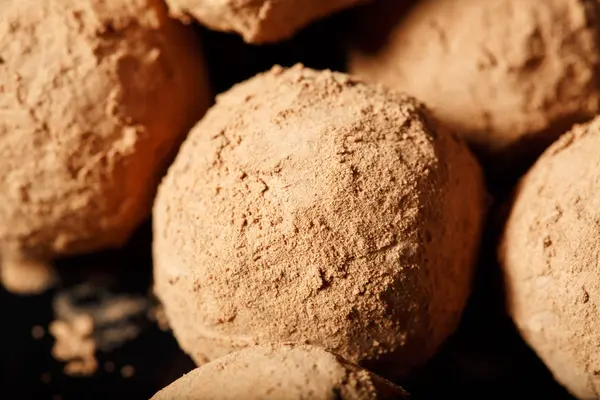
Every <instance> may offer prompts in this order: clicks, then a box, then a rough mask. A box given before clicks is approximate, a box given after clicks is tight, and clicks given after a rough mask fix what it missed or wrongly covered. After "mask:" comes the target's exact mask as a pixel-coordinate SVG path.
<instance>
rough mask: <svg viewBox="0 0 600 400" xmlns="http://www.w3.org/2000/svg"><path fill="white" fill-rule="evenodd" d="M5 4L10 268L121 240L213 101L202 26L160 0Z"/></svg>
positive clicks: (1, 240) (2, 84)
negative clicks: (186, 21)
mask: <svg viewBox="0 0 600 400" xmlns="http://www.w3.org/2000/svg"><path fill="white" fill-rule="evenodd" d="M1 7H2V10H1V12H0V253H1V256H2V261H3V264H4V265H5V266H6V268H18V267H19V265H22V266H23V268H26V265H38V263H37V261H33V262H30V261H29V259H33V260H38V259H40V260H51V259H53V258H55V257H60V256H67V255H73V254H78V253H85V252H89V251H93V250H98V249H103V248H110V247H116V246H120V245H122V244H123V243H124V242H125V241H126V240H127V239H128V238H129V236H130V234H131V233H132V231H133V230H134V229H135V228H136V227H137V226H138V224H139V223H140V222H141V221H142V220H144V219H146V218H147V217H148V216H149V214H150V211H151V206H152V201H153V197H154V194H155V191H156V187H157V185H158V181H159V179H160V177H161V175H162V174H163V173H164V172H165V171H166V164H167V162H168V161H169V158H172V157H173V156H174V152H175V151H176V149H177V147H178V146H179V144H180V143H181V141H182V140H183V137H184V136H185V134H186V133H187V131H188V130H189V128H191V127H192V126H193V124H194V123H195V122H196V121H197V120H198V119H199V118H200V117H201V116H202V114H203V112H204V111H205V109H206V108H207V103H208V90H207V86H206V83H205V79H204V65H203V60H202V58H201V55H200V54H199V53H198V51H199V50H198V48H197V43H196V40H195V38H194V36H193V33H192V32H190V31H189V29H188V28H186V27H184V26H182V25H181V24H180V23H179V22H176V21H175V20H171V19H169V18H168V14H167V8H166V5H165V4H164V2H163V1H162V0H115V1H109V2H107V1H101V0H63V1H60V2H57V1H54V0H8V1H3V2H2V5H1ZM38 266H39V265H38ZM42 269H43V268H37V270H42ZM11 275H12V273H11Z"/></svg>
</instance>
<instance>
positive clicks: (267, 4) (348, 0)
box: [167, 0, 368, 43]
mask: <svg viewBox="0 0 600 400" xmlns="http://www.w3.org/2000/svg"><path fill="white" fill-rule="evenodd" d="M365 1H368V0H276V1H273V0H167V3H169V6H170V8H171V10H172V13H173V15H175V16H177V17H179V18H182V19H183V20H189V19H190V17H193V18H195V19H197V20H198V21H200V22H201V23H202V24H204V25H206V26H207V27H209V28H211V29H215V30H218V31H225V32H236V33H239V34H240V35H241V36H242V37H243V38H244V40H245V41H246V42H248V43H267V42H277V41H280V40H284V39H288V38H289V37H291V36H292V35H293V34H294V33H296V32H297V31H299V30H300V29H302V28H304V27H305V26H306V25H308V24H309V23H311V22H313V21H315V20H317V19H320V18H322V17H325V16H327V15H329V14H331V13H334V12H336V11H339V10H342V9H344V8H347V7H350V6H353V5H355V4H358V3H360V2H365Z"/></svg>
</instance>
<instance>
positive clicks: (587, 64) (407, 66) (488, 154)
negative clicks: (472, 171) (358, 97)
mask: <svg viewBox="0 0 600 400" xmlns="http://www.w3.org/2000/svg"><path fill="white" fill-rule="evenodd" d="M598 4H599V3H598V2H596V1H595V0H543V1H540V0H485V1H481V0H421V1H417V2H416V4H415V5H414V6H412V7H411V8H409V9H408V10H406V8H407V7H406V6H403V7H401V2H397V1H395V0H388V1H387V2H386V1H383V2H382V3H379V6H377V7H376V8H373V9H371V10H370V12H365V13H364V16H361V18H362V21H360V24H361V25H360V26H359V27H357V28H356V32H357V36H360V37H361V38H367V39H366V40H363V41H362V43H359V41H357V42H356V44H355V45H354V46H353V48H352V51H350V55H349V70H350V72H352V73H355V74H358V75H360V76H362V77H364V78H365V79H369V80H371V81H376V82H381V83H383V84H385V85H387V86H389V87H392V88H397V89H399V90H402V91H404V92H407V93H409V94H410V95H414V96H416V97H417V98H418V99H420V100H422V101H423V102H424V103H425V104H426V105H427V106H428V107H430V108H431V109H432V112H433V113H434V115H435V116H436V117H437V118H438V119H439V120H440V122H442V123H443V124H445V125H447V126H448V127H450V129H452V130H454V131H455V132H457V133H458V134H459V135H461V136H463V137H464V138H466V139H467V141H468V142H469V143H470V144H471V145H473V147H474V148H475V149H476V150H477V152H478V154H479V155H480V156H481V157H482V159H484V160H485V161H486V163H489V166H488V167H489V170H490V171H492V172H493V173H494V174H497V175H501V174H502V173H504V172H514V171H511V170H512V169H514V167H515V165H519V166H520V165H521V164H528V163H530V162H533V161H534V160H535V158H536V157H537V156H538V155H539V154H540V153H541V152H542V151H543V150H544V149H545V148H546V147H547V146H548V145H550V144H551V143H552V142H553V141H554V140H555V139H556V138H557V137H558V136H559V135H561V134H562V133H563V132H565V130H567V129H569V128H570V127H571V126H572V124H573V123H574V122H582V121H585V120H587V119H589V118H591V117H592V116H594V115H595V114H596V113H598V112H599V111H600V106H599V81H598V78H599V77H598V71H599V68H600V61H599V60H600V44H599V41H598V37H599V35H600V33H599V30H598V24H599V21H600V18H599V8H600V7H599V6H598ZM395 8H400V9H395ZM393 16H395V18H393V20H392V21H393V22H391V23H389V21H390V17H393ZM384 20H385V21H388V22H384Z"/></svg>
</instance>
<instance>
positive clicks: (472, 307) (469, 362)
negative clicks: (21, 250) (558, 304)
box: [0, 13, 570, 400]
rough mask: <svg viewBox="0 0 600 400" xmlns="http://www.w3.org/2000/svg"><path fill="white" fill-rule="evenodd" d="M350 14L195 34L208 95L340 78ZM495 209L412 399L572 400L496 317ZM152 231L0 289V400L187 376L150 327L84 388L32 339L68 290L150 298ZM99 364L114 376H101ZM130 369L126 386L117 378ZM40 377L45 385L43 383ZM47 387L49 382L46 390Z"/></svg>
mask: <svg viewBox="0 0 600 400" xmlns="http://www.w3.org/2000/svg"><path fill="white" fill-rule="evenodd" d="M351 14H352V13H342V14H340V15H337V16H334V17H333V18H329V19H327V20H324V21H321V22H318V23H317V24H314V25H313V26H311V27H309V28H307V29H305V30H304V31H303V32H301V33H300V34H299V35H298V36H296V37H295V38H294V39H292V40H289V41H286V42H284V43H280V44H277V45H269V46H261V47H258V46H250V45H246V44H244V43H243V42H242V40H241V39H240V38H239V37H237V36H235V35H228V34H223V33H216V32H209V31H206V30H204V29H202V28H197V30H198V33H199V34H200V35H201V37H202V39H203V43H204V50H205V53H206V55H207V60H208V62H209V69H210V74H211V81H212V85H213V90H214V91H215V92H216V93H219V92H222V91H224V90H226V89H228V88H229V87H230V86H231V85H233V84H235V83H236V82H240V81H242V80H244V79H246V78H249V77H251V76H253V75H254V74H256V73H258V72H262V71H264V70H267V69H269V68H271V66H272V65H274V64H280V65H284V66H291V65H293V64H295V63H296V62H303V63H304V64H305V65H306V66H309V67H313V68H317V69H324V68H330V69H333V70H339V71H343V70H344V64H345V63H344V57H343V54H344V49H343V40H342V38H343V37H345V35H346V34H347V33H348V32H347V31H348V29H349V27H350V25H348V21H349V20H350V19H351V17H352V16H351ZM490 189H491V192H493V193H495V195H496V203H495V205H494V206H493V207H492V211H491V213H490V215H491V217H490V221H489V223H488V229H487V234H486V236H485V238H484V244H483V246H482V254H481V260H480V263H479V269H478V273H477V277H476V285H475V289H474V292H473V295H472V298H471V300H470V302H469V305H468V308H467V310H466V312H465V315H464V318H463V323H462V325H461V326H460V328H459V330H458V332H457V333H456V334H455V335H454V336H453V337H451V338H450V339H449V340H448V342H447V343H446V345H445V346H444V348H443V349H442V350H441V351H440V353H439V354H438V355H437V356H436V358H435V359H434V360H432V361H431V362H430V363H429V364H428V365H426V366H425V367H424V368H423V369H422V370H420V371H417V372H416V373H415V375H414V376H412V377H410V378H408V379H407V380H406V381H403V382H398V383H400V384H401V385H403V386H404V387H405V388H406V389H407V390H408V391H410V392H411V393H412V396H413V398H414V399H440V398H464V399H466V398H473V399H491V398H502V399H506V398H511V399H520V398H523V399H528V398H544V399H569V398H570V397H569V396H568V395H567V394H566V392H565V391H564V390H563V389H562V388H561V387H560V386H558V385H557V384H556V383H555V382H554V381H553V379H552V377H551V376H550V374H549V373H548V371H547V370H546V369H545V368H544V366H543V365H542V364H541V362H540V361H539V360H538V359H537V358H536V357H535V355H534V354H533V353H532V352H531V351H530V350H529V349H528V348H527V346H526V345H525V344H524V343H523V342H522V341H521V340H520V338H519V336H518V334H517V332H516V331H515V329H514V327H513V325H512V323H511V322H510V320H509V318H508V317H507V316H506V314H505V312H504V309H503V295H502V290H501V276H500V274H499V270H498V268H497V265H496V262H495V257H494V247H495V243H496V236H497V232H498V231H499V228H500V226H501V221H502V213H501V212H500V207H499V206H500V205H502V204H504V203H505V200H506V198H507V196H508V194H509V193H508V192H507V189H506V188H505V186H503V187H501V188H496V187H491V188H490ZM149 227H150V224H149V223H147V224H146V225H144V226H143V227H141V228H140V230H139V232H138V233H137V234H136V235H135V237H134V238H133V239H132V240H131V243H130V244H129V245H128V246H127V247H126V248H125V249H122V250H119V251H111V252H105V253H101V254H94V255H89V256H86V257H81V258H77V259H72V260H63V261H61V262H60V263H59V267H60V269H59V272H60V275H61V283H60V285H59V286H58V287H56V288H55V289H53V290H52V291H51V292H48V293H46V294H44V295H41V296H34V297H18V296H13V295H10V294H8V293H7V292H6V291H4V290H3V289H0V388H1V389H0V390H2V392H0V393H1V394H0V398H1V399H9V400H10V399H58V398H59V397H56V395H60V396H61V397H60V398H62V399H94V398H105V397H107V395H108V396H111V395H112V396H113V397H115V398H124V397H127V398H128V399H131V400H136V399H148V398H150V397H151V396H152V395H153V394H154V393H155V392H156V391H158V390H159V389H161V388H162V387H164V386H166V385H167V384H169V383H170V382H172V381H173V380H175V379H177V378H178V377H179V376H181V375H182V374H184V373H186V372H187V371H189V370H190V369H192V368H193V367H194V365H193V363H192V362H191V360H190V359H189V358H188V357H187V356H186V355H185V354H183V352H182V351H181V350H179V348H178V346H177V344H176V342H175V340H174V338H173V337H172V335H171V334H170V333H169V332H163V331H161V330H160V329H159V328H158V327H157V326H155V325H153V324H151V323H149V321H145V322H141V325H142V326H143V331H142V333H141V335H140V336H139V337H138V338H137V339H135V340H134V341H131V342H129V343H127V344H125V345H124V346H122V347H120V348H118V349H115V350H113V351H111V352H108V353H100V354H99V355H98V359H99V362H100V368H99V371H98V373H97V374H95V375H94V376H92V377H89V378H75V377H69V376H66V375H65V374H64V373H63V372H62V368H63V364H61V363H59V362H57V361H55V360H54V359H53V357H52V355H51V347H52V343H53V340H52V337H51V336H50V335H48V334H46V336H45V337H44V338H42V339H41V340H35V339H34V338H33V337H32V334H31V331H32V328H33V327H34V326H36V325H40V326H43V327H47V326H48V324H49V323H50V322H51V321H52V320H53V318H54V317H53V312H52V299H53V296H55V295H56V294H57V293H58V292H65V291H68V290H70V289H71V288H73V287H74V286H75V285H77V284H80V283H83V282H88V283H92V284H93V285H96V286H98V287H104V288H106V289H107V290H109V291H110V292H112V293H115V294H118V293H130V294H131V293H134V294H139V295H149V293H150V289H151V268H152V263H151V258H150V254H151V253H150V243H151V237H150V228H149ZM105 361H110V362H112V363H114V365H115V367H116V368H115V371H114V372H107V371H105V370H104V369H103V364H104V362H105ZM125 365H131V366H133V367H134V368H135V374H134V375H133V377H131V378H124V377H123V376H122V375H121V373H120V372H119V370H120V368H121V367H123V366H125ZM42 377H44V379H42ZM48 378H49V380H48Z"/></svg>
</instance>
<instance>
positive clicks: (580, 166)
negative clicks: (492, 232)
mask: <svg viewBox="0 0 600 400" xmlns="http://www.w3.org/2000/svg"><path fill="white" fill-rule="evenodd" d="M599 148H600V118H596V119H595V120H593V121H592V122H590V123H589V124H587V125H578V126H575V127H574V128H573V129H572V130H571V131H570V132H569V133H567V134H565V135H564V136H562V137H561V138H560V139H559V140H558V141H557V142H556V143H554V144H553V145H552V146H551V147H550V148H549V149H548V150H547V151H546V152H545V153H544V155H543V156H542V157H541V158H540V159H539V160H538V162H537V163H536V164H535V165H534V167H533V168H532V169H531V170H530V171H529V173H528V174H527V175H526V176H525V177H524V178H523V180H522V182H521V183H520V185H519V187H518V190H517V192H516V197H515V200H514V204H513V207H512V211H511V213H510V216H509V218H508V221H507V223H506V228H505V231H504V234H503V238H502V242H501V245H500V247H499V259H500V263H501V265H502V268H503V271H504V275H505V282H506V291H507V303H508V310H509V312H510V314H511V315H512V318H513V319H514V321H515V324H516V325H517V327H518V329H519V330H520V332H521V335H522V336H523V338H524V339H525V341H526V342H527V343H529V345H530V346H531V347H532V348H533V349H534V350H535V351H536V352H537V354H538V355H539V356H540V357H541V359H542V360H543V361H544V362H545V363H546V365H547V366H548V368H549V369H550V371H551V372H552V373H553V374H554V377H555V378H556V379H557V380H558V381H559V382H560V383H562V384H563V385H564V386H565V387H566V388H567V389H568V390H569V391H570V392H571V393H573V394H574V395H575V396H577V397H579V398H581V399H592V398H593V399H596V398H598V394H599V393H600V374H599V371H600V352H599V351H598V348H600V308H599V305H600V277H599V276H598V267H597V265H598V260H599V259H600V240H599V239H598V238H599V236H600V225H599V221H600V197H599V196H598V194H597V192H598V188H599V187H600V159H599V158H598V149H599Z"/></svg>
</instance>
